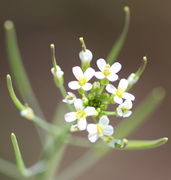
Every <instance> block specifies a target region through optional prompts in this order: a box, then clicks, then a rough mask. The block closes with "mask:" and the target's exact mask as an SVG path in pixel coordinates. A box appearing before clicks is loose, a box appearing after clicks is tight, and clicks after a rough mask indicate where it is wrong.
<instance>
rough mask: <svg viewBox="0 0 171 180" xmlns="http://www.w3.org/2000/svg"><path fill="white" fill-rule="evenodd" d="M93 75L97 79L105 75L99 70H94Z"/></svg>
mask: <svg viewBox="0 0 171 180" xmlns="http://www.w3.org/2000/svg"><path fill="white" fill-rule="evenodd" d="M95 77H96V78H97V79H104V78H105V75H104V74H103V73H102V72H101V71H97V72H95Z"/></svg>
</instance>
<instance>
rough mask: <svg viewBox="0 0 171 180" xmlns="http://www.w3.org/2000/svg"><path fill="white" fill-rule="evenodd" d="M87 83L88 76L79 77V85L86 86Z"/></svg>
mask: <svg viewBox="0 0 171 180" xmlns="http://www.w3.org/2000/svg"><path fill="white" fill-rule="evenodd" d="M86 83H87V79H86V78H80V79H79V85H80V86H84V85H85V84H86Z"/></svg>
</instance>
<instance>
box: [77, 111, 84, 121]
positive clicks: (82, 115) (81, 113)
mask: <svg viewBox="0 0 171 180" xmlns="http://www.w3.org/2000/svg"><path fill="white" fill-rule="evenodd" d="M76 117H77V118H78V119H82V118H85V117H86V112H84V111H83V110H78V111H77V112H76Z"/></svg>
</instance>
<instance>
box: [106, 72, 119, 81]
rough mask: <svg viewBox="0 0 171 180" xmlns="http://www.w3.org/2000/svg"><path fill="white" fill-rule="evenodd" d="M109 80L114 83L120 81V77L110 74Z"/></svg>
mask: <svg viewBox="0 0 171 180" xmlns="http://www.w3.org/2000/svg"><path fill="white" fill-rule="evenodd" d="M107 79H108V80H109V81H111V82H114V81H116V80H118V75H117V74H115V73H111V74H109V76H107Z"/></svg>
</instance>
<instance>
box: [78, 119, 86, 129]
mask: <svg viewBox="0 0 171 180" xmlns="http://www.w3.org/2000/svg"><path fill="white" fill-rule="evenodd" d="M77 125H78V128H79V129H80V130H81V131H83V130H85V129H86V127H87V120H86V119H85V118H83V119H79V120H78V122H77Z"/></svg>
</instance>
